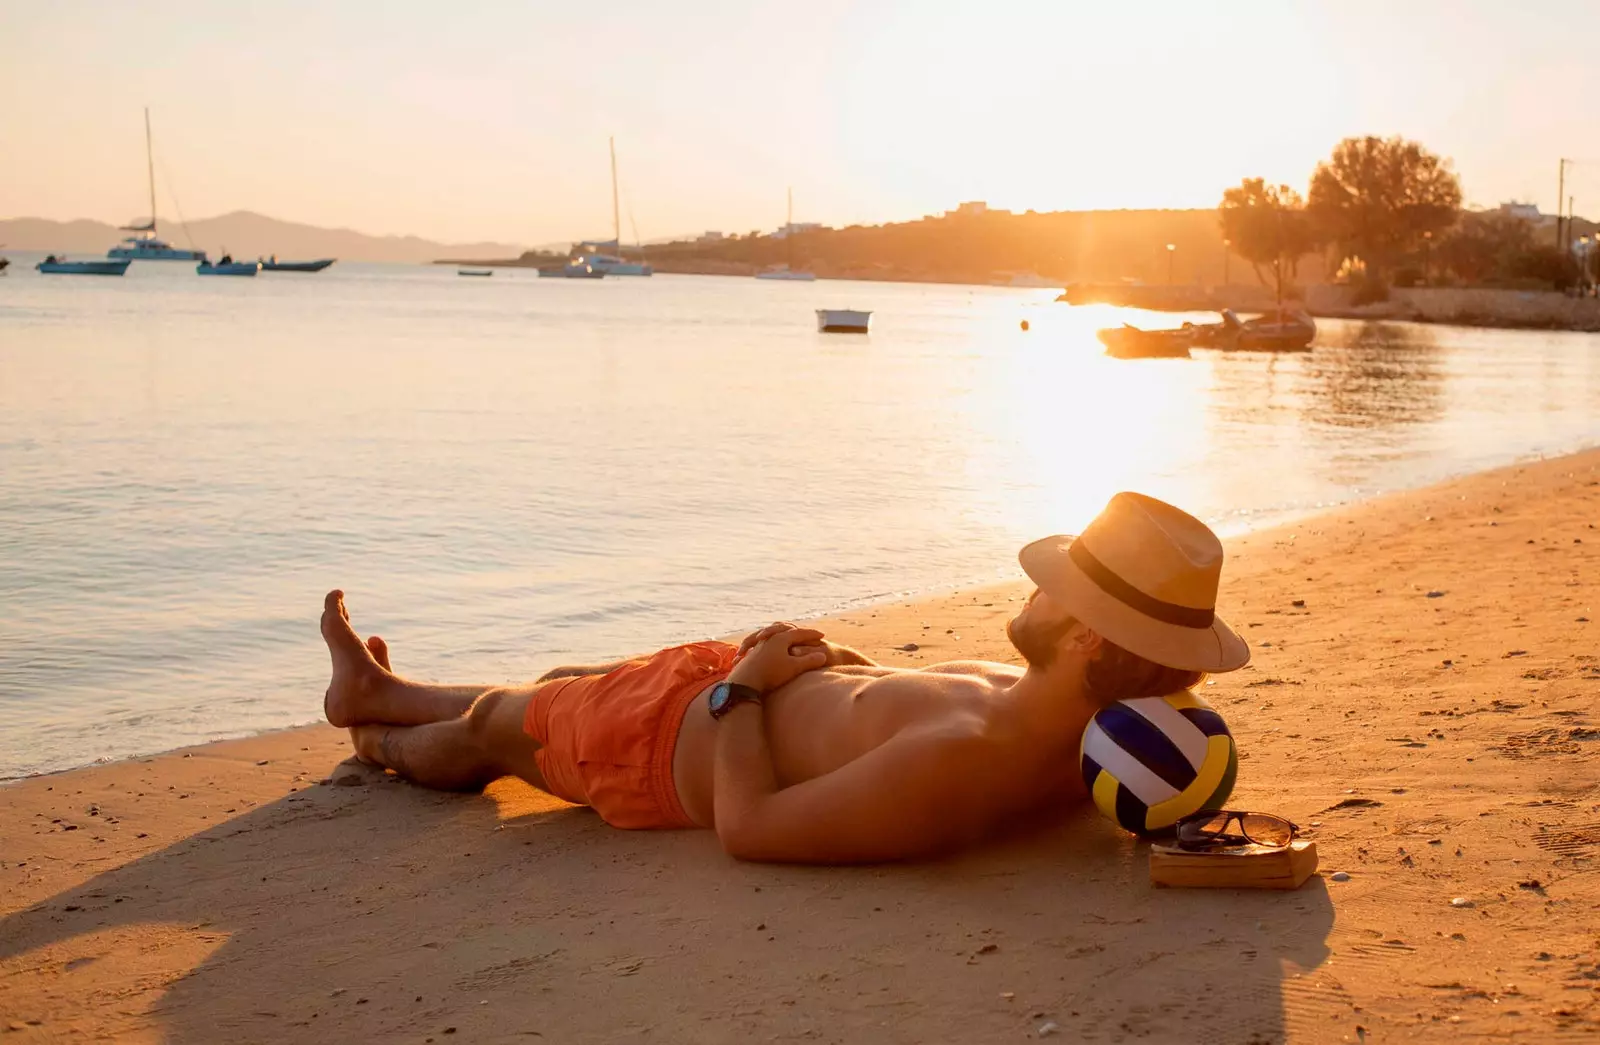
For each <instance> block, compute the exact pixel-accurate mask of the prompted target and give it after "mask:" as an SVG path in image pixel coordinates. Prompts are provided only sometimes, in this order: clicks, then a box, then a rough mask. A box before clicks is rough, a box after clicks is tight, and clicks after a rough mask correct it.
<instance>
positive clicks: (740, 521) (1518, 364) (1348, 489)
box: [0, 259, 1600, 777]
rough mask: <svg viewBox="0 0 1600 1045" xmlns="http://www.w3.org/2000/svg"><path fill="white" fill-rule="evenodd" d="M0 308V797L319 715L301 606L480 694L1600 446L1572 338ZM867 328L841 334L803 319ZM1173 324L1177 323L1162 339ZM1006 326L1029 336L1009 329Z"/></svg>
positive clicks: (1582, 347) (948, 303)
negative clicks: (348, 616)
mask: <svg viewBox="0 0 1600 1045" xmlns="http://www.w3.org/2000/svg"><path fill="white" fill-rule="evenodd" d="M14 261H17V262H19V263H18V264H14V265H13V267H12V268H13V270H12V272H11V273H10V274H9V275H8V276H5V277H3V278H0V607H3V608H0V777H14V776H18V775H23V774H28V773H36V772H41V771H48V770H55V769H61V768H65V767H70V766H74V765H81V764H84V763H87V762H91V761H94V760H101V759H110V758H118V757H126V756H129V755H134V754H139V753H145V752H152V751H158V750H164V749H169V748H172V747H175V746H179V745H182V744H186V743H191V742H196V741H202V740H206V739H210V738H215V737H222V736H236V735H241V734H246V733H250V732H255V731H259V730H263V729H269V728H274V727H280V726H286V725H290V724H294V723H301V722H307V721H312V720H315V719H316V718H317V717H318V715H319V713H320V705H321V696H322V690H323V687H324V686H325V685H326V678H327V670H328V664H327V656H326V653H325V652H324V649H323V647H322V644H321V640H320V638H319V637H318V633H317V618H318V614H319V613H320V611H321V605H322V596H323V594H324V593H325V592H326V591H327V590H328V589H330V588H333V587H341V588H344V589H345V590H346V591H347V592H348V602H349V606H350V609H351V612H352V614H353V618H354V621H355V624H356V626H357V627H358V629H360V630H361V631H362V633H363V634H366V633H371V632H376V633H379V634H382V635H383V636H384V637H385V638H387V639H388V640H389V641H390V643H391V646H392V648H393V652H394V659H395V666H396V668H397V670H399V671H401V672H402V673H405V674H408V675H412V676H415V677H420V678H425V679H435V680H442V681H450V682H462V683H482V684H492V683H501V682H505V681H509V680H521V679H527V678H531V677H533V676H535V675H537V674H539V673H540V671H542V670H543V669H545V668H547V667H549V666H551V665H553V664H556V663H559V662H564V661H575V660H577V661H581V660H585V659H592V658H597V657H606V656H614V655H620V654H625V653H630V652H635V651H639V650H644V649H648V648H652V647H655V646H658V645H662V644H666V643H670V642H674V641H686V640H690V639H696V638H702V637H706V636H710V635H717V634H722V633H727V632H732V631H735V630H737V629H740V628H744V627H747V626H751V625H758V624H761V623H764V622H766V621H768V620H771V619H774V618H795V617H805V616H807V615H813V614H820V613H824V612H827V611H830V610H837V609H840V608H842V607H847V606H852V605H857V604H860V603H863V602H867V601H871V600H882V599H892V598H897V597H901V596H905V595H908V594H913V593H918V592H928V591H933V590H938V589H944V588H950V587H955V586H959V585H963V584H969V583H974V582H983V581H991V580H995V579H999V578H1004V577H1010V576H1015V575H1017V572H1018V571H1017V568H1016V565H1015V562H1016V560H1015V553H1016V550H1017V548H1018V547H1019V546H1020V545H1021V544H1023V543H1024V542H1026V541H1028V540H1030V539H1033V538H1035V537H1039V536H1043V535H1045V534H1050V533H1057V532H1072V531H1073V530H1074V529H1076V528H1077V527H1080V526H1082V525H1083V523H1084V522H1085V521H1086V520H1088V519H1089V518H1090V517H1091V516H1092V515H1093V514H1094V513H1095V512H1096V511H1097V510H1098V509H1099V508H1100V507H1101V506H1102V505H1103V504H1104V502H1105V500H1106V498H1107V497H1108V496H1109V495H1110V494H1111V493H1113V492H1115V491H1117V490H1121V489H1135V490H1141V491H1145V492H1148V493H1151V494H1154V495H1156V496H1159V497H1163V498H1166V499H1168V500H1172V501H1174V502H1176V503H1178V504H1179V505H1182V506H1183V507H1185V508H1187V509H1189V510H1190V511H1193V512H1195V513H1196V514H1198V515H1200V516H1201V517H1203V518H1205V519H1207V520H1208V521H1210V522H1211V523H1212V524H1213V525H1215V526H1216V527H1217V528H1218V529H1219V530H1221V531H1224V532H1232V531H1237V530H1240V529H1242V528H1247V527H1251V526H1258V525H1262V524H1264V523H1269V522H1272V521H1276V520H1281V519H1285V518H1289V517H1291V516H1293V515H1295V514H1299V513H1305V512H1308V511H1314V510H1316V509H1319V508H1322V507H1325V506H1330V505H1334V504H1340V503H1344V502H1349V501H1352V500H1356V499H1359V498H1363V497H1368V496H1371V495H1373V494H1376V493H1378V492H1382V491H1387V490H1395V489H1401V488H1406V487H1414V486H1420V485H1423V484H1427V483H1431V482H1434V481H1436V480H1439V479H1441V478H1444V477H1447V476H1450V475H1454V474H1458V473H1462V472H1467V471H1471V470H1474V469H1480V468H1484V467H1488V466H1491V465H1495V464H1499V463H1503V462H1508V461H1512V460H1515V459H1518V458H1523V457H1527V456H1531V455H1537V454H1555V453H1562V452H1566V451H1569V450H1573V449H1575V448H1579V447H1584V446H1590V445H1594V444H1596V443H1597V442H1600V420H1597V419H1600V348H1597V347H1596V339H1595V338H1593V337H1589V336H1584V335H1576V334H1564V333H1544V332H1538V333H1529V332H1507V331H1486V330H1471V329H1461V328H1450V327H1425V326H1415V325H1403V324H1401V325H1397V324H1365V323H1354V322H1336V321H1325V322H1323V323H1322V324H1321V332H1320V334H1319V337H1318V342H1317V347H1316V348H1315V350H1314V351H1312V352H1309V353H1304V354H1293V355H1279V356H1269V355H1257V354H1228V355H1224V354H1215V353H1200V352H1197V353H1196V354H1195V358H1194V359H1191V360H1138V361H1118V360H1112V359H1108V358H1106V357H1105V356H1104V355H1103V354H1102V352H1101V350H1100V346H1099V344H1098V343H1097V342H1096V341H1095V337H1094V331H1095V330H1096V328H1098V327H1102V326H1108V325H1114V324H1116V323H1120V322H1122V321H1124V320H1131V321H1133V322H1136V323H1140V324H1144V325H1163V324H1166V323H1169V322H1171V321H1172V318H1171V317H1158V316H1150V315H1147V314H1146V315H1141V314H1136V313H1131V312H1124V311H1118V310H1113V309H1109V308H1099V307H1096V308H1071V307H1069V306H1066V305H1063V304H1056V303H1055V302H1053V301H1052V298H1053V296H1054V295H1053V294H1052V293H1050V292H1045V291H1033V290H1010V289H998V288H983V287H967V286H937V285H907V284H888V283H865V282H861V283H857V282H835V281H819V282H816V283H783V282H769V281H760V280H754V279H734V278H716V277H693V276H669V275H660V276H656V277H654V278H650V279H628V278H607V279H605V280H596V281H588V280H551V279H543V280H541V279H538V278H536V276H535V274H534V273H533V272H532V271H531V270H500V271H498V272H497V273H496V275H495V276H494V277H493V278H490V279H462V278H460V277H458V276H457V275H456V274H455V270H454V269H453V268H450V267H425V266H380V265H359V264H346V263H340V264H338V265H335V266H334V267H333V268H331V269H329V270H327V271H326V272H323V273H321V274H319V275H309V276H308V275H297V274H262V275H261V276H258V277H257V278H255V279H221V278H211V279H201V278H198V277H196V276H195V275H194V274H193V269H192V267H191V266H188V265H183V264H177V263H154V262H136V263H135V264H134V265H133V267H132V268H131V269H130V270H129V272H128V275H127V276H125V277H123V278H121V279H94V278H89V277H64V276H54V277H44V276H39V275H37V274H35V273H33V272H32V271H30V270H29V266H28V265H27V264H26V263H25V260H24V259H14ZM824 307H826V308H864V309H871V310H872V311H873V318H872V331H871V333H870V334H869V335H867V336H851V335H826V334H819V333H818V332H817V331H816V324H815V320H814V317H813V310H814V309H816V308H824ZM1179 318H1181V317H1179ZM1024 320H1026V321H1027V322H1028V325H1029V327H1030V329H1028V330H1026V331H1024V330H1023V329H1022V326H1021V324H1022V321H1024Z"/></svg>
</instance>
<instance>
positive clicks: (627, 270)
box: [568, 138, 656, 276]
mask: <svg viewBox="0 0 1600 1045" xmlns="http://www.w3.org/2000/svg"><path fill="white" fill-rule="evenodd" d="M607 140H608V141H609V142H610V144H611V239H610V240H609V241H593V240H590V241H585V242H583V243H580V244H578V252H577V254H576V256H575V257H573V258H572V260H571V261H570V262H568V265H569V267H573V268H581V267H583V266H585V265H587V266H588V267H589V268H592V269H594V271H596V272H598V273H600V274H601V275H604V276H653V275H655V271H656V270H655V269H653V268H651V267H650V263H649V262H647V261H628V260H626V259H625V258H623V257H622V210H621V208H620V207H619V206H618V205H617V140H616V139H615V138H610V139H607ZM608 250H614V251H616V253H615V254H607V253H605V252H606V251H608Z"/></svg>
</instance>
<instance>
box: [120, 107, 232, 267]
mask: <svg viewBox="0 0 1600 1045" xmlns="http://www.w3.org/2000/svg"><path fill="white" fill-rule="evenodd" d="M144 162H145V169H146V171H147V172H148V173H149V176H150V220H149V221H144V222H137V223H135V224H132V225H124V226H122V231H123V232H133V233H137V235H133V236H129V237H127V238H126V239H124V240H123V241H122V242H121V243H118V244H117V245H116V246H115V247H112V248H111V249H110V250H108V251H106V257H108V258H127V259H128V260H129V261H205V260H206V252H205V251H203V250H184V249H183V248H182V247H174V246H173V245H172V244H170V243H168V242H167V241H166V240H164V239H162V238H161V237H160V236H158V235H157V234H156V166H155V151H154V150H153V149H152V148H151V146H150V110H149V109H148V108H147V109H145V111H144ZM252 275H253V273H252Z"/></svg>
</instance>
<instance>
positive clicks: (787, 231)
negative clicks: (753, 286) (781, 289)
mask: <svg viewBox="0 0 1600 1045" xmlns="http://www.w3.org/2000/svg"><path fill="white" fill-rule="evenodd" d="M783 245H784V250H785V251H786V252H787V253H786V254H785V255H784V257H785V258H786V259H787V260H786V261H784V263H783V264H782V265H774V266H772V267H771V268H769V269H767V270H766V271H764V272H757V273H756V278H757V279H781V280H789V281H791V282H795V283H812V282H815V280H816V278H817V274H816V273H815V272H800V271H797V270H796V269H795V267H794V190H793V189H790V190H789V210H788V214H787V216H786V217H785V218H784V219H783Z"/></svg>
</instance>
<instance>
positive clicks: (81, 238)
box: [0, 210, 523, 263]
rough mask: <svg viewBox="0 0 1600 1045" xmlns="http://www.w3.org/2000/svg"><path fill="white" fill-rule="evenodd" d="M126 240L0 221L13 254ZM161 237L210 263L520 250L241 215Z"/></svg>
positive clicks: (172, 225)
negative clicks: (225, 255)
mask: <svg viewBox="0 0 1600 1045" xmlns="http://www.w3.org/2000/svg"><path fill="white" fill-rule="evenodd" d="M126 235H128V233H126V232H122V231H120V230H119V229H117V228H116V227H115V226H112V225H106V224H104V223H102V222H98V221H49V220H46V219H44V218H10V219H6V220H0V243H3V244H5V245H6V246H7V247H9V248H11V249H13V250H49V251H56V252H57V253H61V252H65V253H68V254H92V255H98V254H104V253H105V252H106V250H107V249H109V248H110V247H113V246H115V245H116V243H117V241H118V240H120V239H122V238H123V237H124V236H126ZM161 237H162V238H163V239H165V240H168V241H170V242H171V243H173V244H174V245H176V246H180V247H187V246H189V244H190V240H191V239H192V240H193V243H194V245H195V246H197V247H200V248H202V249H204V250H207V251H209V252H210V253H211V254H212V256H213V257H215V256H216V255H219V254H221V253H222V251H223V250H224V249H226V250H228V251H229V252H231V253H233V254H235V255H237V256H239V257H246V258H253V257H256V256H257V255H266V254H276V255H278V256H279V257H280V258H340V259H342V260H344V261H400V262H417V263H426V262H430V261H433V260H434V259H435V258H442V257H508V256H509V257H514V256H516V255H517V254H520V253H521V252H522V249H523V248H522V247H519V246H516V245H513V244H510V243H435V242H433V241H431V240H425V239H421V238H419V237H417V236H369V235H367V234H366V233H364V232H356V231H354V230H353V229H324V228H318V227H317V226H315V225H302V224H300V223H298V222H293V221H279V220H278V219H277V218H269V217H267V216H266V215H264V214H254V213H252V212H250V211H245V210H241V211H234V212H233V213H231V214H223V215H221V216H219V217H215V218H204V219H201V220H200V221H191V222H189V227H188V230H187V234H186V233H185V230H184V228H183V227H182V226H180V225H179V224H178V223H177V222H175V221H171V220H169V219H163V220H162V222H161Z"/></svg>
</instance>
